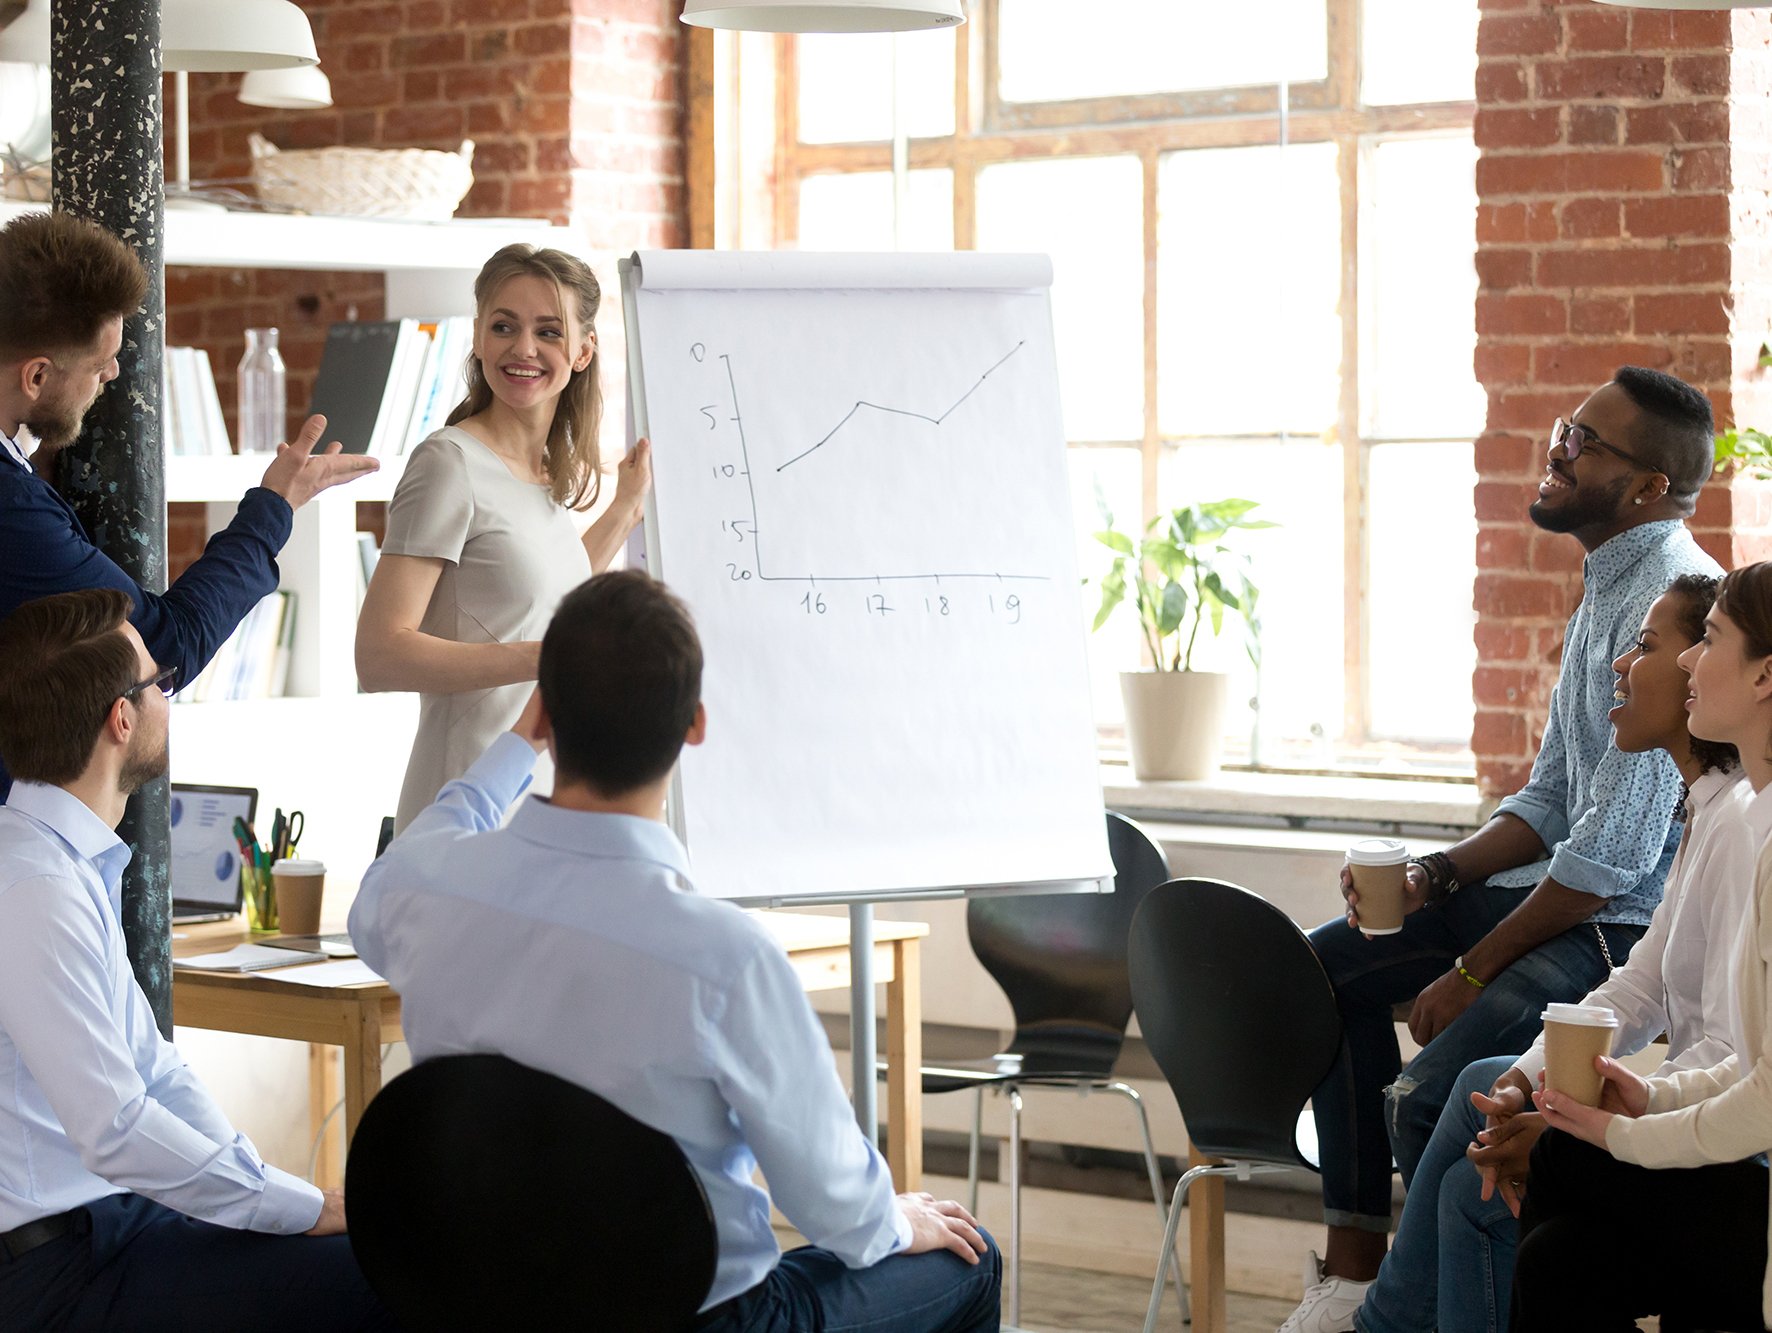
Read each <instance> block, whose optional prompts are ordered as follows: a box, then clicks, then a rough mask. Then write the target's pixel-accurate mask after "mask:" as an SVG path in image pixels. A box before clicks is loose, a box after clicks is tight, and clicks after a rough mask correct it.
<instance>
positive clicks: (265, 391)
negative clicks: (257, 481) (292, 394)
mask: <svg viewBox="0 0 1772 1333" xmlns="http://www.w3.org/2000/svg"><path fill="white" fill-rule="evenodd" d="M239 392H240V452H241V453H243V454H271V453H275V452H276V451H277V446H278V445H279V444H281V443H282V442H283V431H284V428H285V426H286V425H287V422H286V420H285V414H286V413H287V411H288V402H287V398H286V395H285V391H284V385H283V357H282V354H281V353H279V352H278V351H277V330H275V329H247V330H246V355H245V356H243V357H241V358H240V379H239Z"/></svg>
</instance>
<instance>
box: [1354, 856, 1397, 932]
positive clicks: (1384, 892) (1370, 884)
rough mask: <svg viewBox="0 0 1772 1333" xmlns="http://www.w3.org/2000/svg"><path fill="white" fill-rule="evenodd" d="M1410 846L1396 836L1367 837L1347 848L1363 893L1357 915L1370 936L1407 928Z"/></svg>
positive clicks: (1359, 891) (1360, 892)
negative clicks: (1405, 894)
mask: <svg viewBox="0 0 1772 1333" xmlns="http://www.w3.org/2000/svg"><path fill="white" fill-rule="evenodd" d="M1408 862H1409V849H1408V848H1407V847H1405V846H1404V845H1403V844H1402V843H1400V842H1398V841H1397V840H1396V839H1394V838H1364V839H1362V840H1361V841H1359V842H1356V843H1355V844H1354V845H1353V846H1352V847H1349V848H1348V849H1347V868H1348V872H1349V873H1350V874H1351V875H1352V876H1353V877H1354V888H1355V890H1356V891H1358V893H1359V895H1360V901H1359V903H1358V905H1357V906H1356V907H1355V916H1356V918H1357V919H1358V920H1359V923H1360V929H1361V930H1363V931H1365V932H1366V934H1368V935H1395V934H1396V933H1397V932H1398V931H1399V930H1401V929H1402V928H1403V887H1404V875H1403V868H1404V866H1406V865H1407V864H1408Z"/></svg>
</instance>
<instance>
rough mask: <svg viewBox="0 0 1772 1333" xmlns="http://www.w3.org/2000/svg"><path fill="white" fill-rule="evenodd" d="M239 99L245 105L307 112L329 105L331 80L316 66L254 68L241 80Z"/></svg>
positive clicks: (330, 103) (330, 100) (330, 102)
mask: <svg viewBox="0 0 1772 1333" xmlns="http://www.w3.org/2000/svg"><path fill="white" fill-rule="evenodd" d="M239 98H240V100H241V101H242V102H244V103H246V105H247V106H268V107H276V108H277V109H279V110H283V111H308V110H312V109H313V108H315V107H322V106H331V105H332V80H331V79H329V78H327V77H326V75H325V74H324V73H323V72H322V71H321V69H320V67H319V66H318V65H298V66H296V67H295V68H294V69H255V70H252V71H251V72H250V73H248V74H247V76H246V77H245V78H243V79H241V80H240V92H239Z"/></svg>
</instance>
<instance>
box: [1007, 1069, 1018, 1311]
mask: <svg viewBox="0 0 1772 1333" xmlns="http://www.w3.org/2000/svg"><path fill="white" fill-rule="evenodd" d="M1008 1092H1009V1323H1010V1326H1011V1327H1017V1328H1018V1327H1020V1325H1021V1089H1020V1088H1018V1087H1016V1086H1015V1085H1014V1084H1013V1083H1011V1084H1009V1085H1008Z"/></svg>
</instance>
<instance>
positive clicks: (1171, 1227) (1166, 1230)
mask: <svg viewBox="0 0 1772 1333" xmlns="http://www.w3.org/2000/svg"><path fill="white" fill-rule="evenodd" d="M1211 1169H1212V1168H1211V1167H1206V1166H1196V1167H1195V1168H1194V1169H1193V1170H1192V1171H1189V1172H1187V1173H1186V1174H1185V1175H1184V1176H1182V1178H1181V1179H1180V1180H1178V1181H1177V1182H1176V1183H1175V1197H1174V1198H1173V1199H1171V1200H1170V1202H1169V1220H1168V1221H1167V1222H1165V1223H1164V1224H1163V1248H1162V1249H1161V1250H1159V1251H1158V1252H1157V1278H1156V1281H1154V1282H1153V1283H1151V1303H1150V1305H1149V1307H1148V1308H1146V1310H1145V1312H1144V1333H1157V1311H1158V1310H1160V1309H1162V1308H1163V1284H1164V1283H1166V1282H1167V1281H1168V1280H1169V1265H1170V1264H1172V1263H1173V1262H1174V1261H1175V1233H1176V1230H1177V1229H1178V1228H1179V1227H1180V1225H1181V1208H1182V1205H1183V1204H1184V1203H1186V1202H1187V1190H1188V1186H1189V1185H1191V1184H1193V1183H1194V1179H1195V1178H1196V1177H1197V1176H1201V1175H1204V1174H1206V1173H1207V1172H1208V1171H1210V1170H1211Z"/></svg>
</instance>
